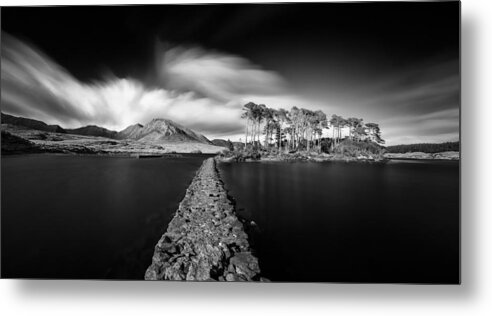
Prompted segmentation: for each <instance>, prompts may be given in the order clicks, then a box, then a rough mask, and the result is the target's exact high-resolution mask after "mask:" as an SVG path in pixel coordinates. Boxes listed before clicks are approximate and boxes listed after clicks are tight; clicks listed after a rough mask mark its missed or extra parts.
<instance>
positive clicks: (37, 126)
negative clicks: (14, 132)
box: [2, 113, 66, 134]
mask: <svg viewBox="0 0 492 316" xmlns="http://www.w3.org/2000/svg"><path fill="white" fill-rule="evenodd" d="M2 124H11V125H16V126H22V127H25V128H29V129H34V130H38V131H45V132H52V133H64V134H65V133H66V130H64V129H63V128H61V127H60V126H59V125H48V124H46V123H44V122H41V121H37V120H33V119H28V118H24V117H17V116H13V115H8V114H4V113H2Z"/></svg>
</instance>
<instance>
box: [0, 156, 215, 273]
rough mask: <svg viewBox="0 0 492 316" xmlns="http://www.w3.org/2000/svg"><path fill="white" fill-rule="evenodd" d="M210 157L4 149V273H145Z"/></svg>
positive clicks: (2, 211) (2, 177)
mask: <svg viewBox="0 0 492 316" xmlns="http://www.w3.org/2000/svg"><path fill="white" fill-rule="evenodd" d="M204 158H205V156H188V157H186V158H148V159H135V158H116V157H111V158H110V157H96V156H67V155H59V156H57V155H24V156H15V157H13V156H12V157H5V156H2V161H1V163H2V175H1V179H2V189H1V192H2V209H1V216H2V227H1V228H2V231H1V234H2V236H1V237H2V240H1V243H2V255H1V258H2V276H3V277H9V278H91V279H100V278H113V279H115V278H116V279H143V276H144V273H145V269H146V268H147V267H148V265H149V264H150V262H151V260H152V254H153V250H154V246H155V244H156V243H157V241H158V240H159V238H160V237H161V235H162V234H163V233H164V232H165V230H166V228H167V224H168V222H169V221H170V219H171V218H172V217H173V216H174V212H175V211H176V209H177V207H178V204H179V202H180V201H181V200H182V198H183V197H184V195H185V191H186V188H187V187H188V185H189V183H190V182H191V180H192V179H193V177H194V175H195V172H196V171H197V169H198V168H199V167H200V165H201V164H202V162H203V159H204Z"/></svg>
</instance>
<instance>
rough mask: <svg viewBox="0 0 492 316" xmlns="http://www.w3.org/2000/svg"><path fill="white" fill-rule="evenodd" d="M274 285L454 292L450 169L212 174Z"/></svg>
mask: <svg viewBox="0 0 492 316" xmlns="http://www.w3.org/2000/svg"><path fill="white" fill-rule="evenodd" d="M220 170H221V174H222V177H223V179H224V182H225V184H226V187H227V188H228V190H229V193H230V194H231V195H232V196H234V197H235V199H236V201H237V207H238V209H239V210H238V214H239V215H240V216H241V217H243V218H245V219H248V220H253V221H254V222H256V223H257V226H253V227H252V228H251V231H250V235H251V236H252V241H253V243H254V245H253V246H254V248H255V249H256V251H257V255H258V257H259V259H260V266H261V268H262V272H263V274H264V275H265V276H266V277H267V278H270V279H271V280H273V281H331V282H410V283H457V282H458V281H459V165H458V163H457V162H432V161H430V162H418V161H392V162H390V163H387V164H358V163H329V162H328V163H276V162H272V163H241V164H221V166H220Z"/></svg>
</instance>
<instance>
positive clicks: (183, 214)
mask: <svg viewBox="0 0 492 316" xmlns="http://www.w3.org/2000/svg"><path fill="white" fill-rule="evenodd" d="M247 238H248V236H247V234H246V233H245V232H244V229H243V224H242V223H241V222H240V221H239V219H238V218H237V216H236V215H235V213H234V205H233V204H232V202H231V201H230V200H229V198H228V197H227V193H226V190H225V189H224V186H223V183H222V181H221V180H220V177H219V174H218V171H217V168H216V162H215V160H214V159H213V158H209V159H207V160H205V162H204V163H203V165H202V166H201V168H200V170H199V171H198V173H197V175H196V176H195V178H194V179H193V181H192V183H191V185H190V186H189V187H188V189H187V191H186V195H185V197H184V198H183V200H182V201H181V203H180V205H179V208H178V210H177V212H176V215H175V216H174V218H173V219H172V220H171V222H170V223H169V226H168V229H167V232H166V233H165V234H164V235H163V236H162V237H161V239H160V240H159V242H158V243H157V245H156V246H155V252H154V256H153V258H152V264H151V265H150V266H149V268H148V269H147V271H146V273H145V279H146V280H197V281H208V280H210V281H260V275H259V273H260V268H259V265H258V259H257V258H256V257H255V256H253V255H252V253H251V249H250V247H249V243H248V239H247Z"/></svg>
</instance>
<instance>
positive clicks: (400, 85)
mask: <svg viewBox="0 0 492 316" xmlns="http://www.w3.org/2000/svg"><path fill="white" fill-rule="evenodd" d="M2 30H3V31H4V32H6V33H8V34H10V35H11V36H13V37H15V38H17V39H18V40H20V41H21V42H23V43H25V44H27V45H29V46H32V47H34V48H36V50H37V51H39V52H42V53H43V54H45V55H46V56H48V57H49V58H50V59H51V60H52V61H54V62H55V63H57V64H58V65H60V66H62V67H63V68H65V69H66V70H67V71H68V72H69V73H70V74H71V75H73V76H74V77H75V78H76V79H77V80H79V81H80V82H82V83H90V82H93V81H94V80H101V78H104V77H106V76H108V75H109V74H111V75H113V76H115V77H117V78H134V79H136V80H138V81H140V82H142V83H143V84H144V85H145V86H147V87H149V88H151V87H159V86H160V85H161V84H162V82H161V81H159V78H160V73H159V68H158V67H157V68H156V67H155V64H156V60H158V58H157V57H156V55H158V54H156V47H161V49H162V47H167V46H166V45H168V46H169V47H173V46H174V45H179V46H184V47H201V49H203V50H206V51H211V52H219V53H220V54H224V55H227V56H229V55H230V56H239V57H241V58H242V59H244V60H246V61H247V62H248V63H249V64H250V65H255V66H254V68H256V67H261V69H263V70H265V71H269V72H273V73H275V74H276V75H277V76H278V77H280V78H281V79H282V81H283V82H284V83H285V87H283V89H286V91H288V94H289V96H292V95H293V96H295V98H297V99H296V100H305V101H306V103H308V104H291V105H290V106H293V105H296V106H300V107H318V108H322V109H323V110H324V111H325V112H326V113H327V114H328V115H331V114H333V113H336V114H341V115H344V116H357V117H363V118H364V119H365V120H366V121H376V122H378V123H380V124H381V127H382V129H383V137H384V136H386V138H387V139H388V141H389V143H399V142H403V143H408V142H414V141H445V140H455V139H457V138H458V109H459V3H458V2H418V3H405V2H401V3H328V4H300V5H299V4H272V5H267V4H248V5H244V4H241V5H233V4H230V5H163V6H112V7H104V6H97V7H91V6H86V7H36V8H2ZM156 43H159V45H156ZM162 43H165V44H162ZM194 86H196V85H194ZM188 90H193V89H192V88H189V89H188ZM200 92H202V91H200ZM252 94H254V93H252ZM287 103H288V102H287ZM267 105H269V106H272V107H276V105H275V104H267ZM279 106H286V107H290V106H287V105H284V104H280V105H279ZM183 123H185V122H183ZM195 127H197V128H198V129H200V128H199V127H200V124H198V125H197V126H195ZM385 127H386V130H385ZM202 131H203V132H205V133H207V132H208V133H211V134H214V135H215V134H218V130H217V131H216V130H213V129H211V130H210V131H207V128H206V124H204V125H203V128H202ZM223 132H224V134H227V133H229V134H231V135H232V134H234V133H235V132H238V128H236V129H233V128H231V130H230V131H226V130H224V131H223Z"/></svg>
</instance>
